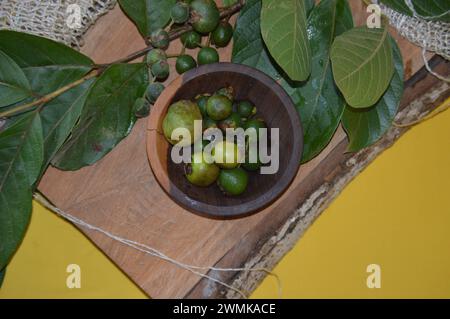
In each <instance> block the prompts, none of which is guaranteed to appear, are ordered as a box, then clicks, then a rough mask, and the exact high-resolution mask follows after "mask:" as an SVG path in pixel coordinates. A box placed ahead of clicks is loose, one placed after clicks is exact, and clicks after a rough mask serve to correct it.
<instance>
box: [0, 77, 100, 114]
mask: <svg viewBox="0 0 450 319" xmlns="http://www.w3.org/2000/svg"><path fill="white" fill-rule="evenodd" d="M100 72H101V71H100V70H99V69H94V70H92V71H91V72H89V73H88V74H87V75H85V76H84V77H82V78H81V79H79V80H77V81H75V82H72V83H69V84H67V85H66V86H63V87H62V88H60V89H58V90H56V91H54V92H52V93H50V94H47V95H45V96H43V97H41V98H39V99H37V100H34V101H33V102H30V103H26V104H22V105H19V106H17V107H14V108H11V109H9V110H7V111H4V112H0V118H3V117H11V116H13V115H17V114H20V113H23V112H26V111H29V110H31V109H32V108H33V107H35V106H37V105H40V104H45V103H47V102H49V101H51V100H53V99H54V98H56V97H58V96H60V95H61V94H63V93H65V92H67V91H69V90H70V89H72V88H74V87H76V86H78V85H80V84H81V83H84V82H86V81H87V80H89V79H92V78H94V77H96V76H97V75H99V74H100Z"/></svg>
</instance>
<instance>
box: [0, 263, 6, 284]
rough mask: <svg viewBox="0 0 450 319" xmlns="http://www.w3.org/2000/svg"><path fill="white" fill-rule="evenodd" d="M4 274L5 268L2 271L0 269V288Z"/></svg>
mask: <svg viewBox="0 0 450 319" xmlns="http://www.w3.org/2000/svg"><path fill="white" fill-rule="evenodd" d="M5 274H6V268H4V269H3V270H2V271H0V288H1V287H2V284H3V280H4V279H5Z"/></svg>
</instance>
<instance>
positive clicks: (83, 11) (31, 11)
mask: <svg viewBox="0 0 450 319" xmlns="http://www.w3.org/2000/svg"><path fill="white" fill-rule="evenodd" d="M116 2H117V1H116V0H43V1H41V0H0V29H10V30H15V31H21V32H27V33H31V34H35V35H39V36H43V37H46V38H49V39H53V40H56V41H59V42H62V43H65V44H67V45H71V46H74V47H78V48H79V47H80V46H81V45H82V44H83V41H82V36H83V34H84V33H85V32H86V31H87V29H89V27H90V26H91V25H92V24H94V23H95V21H96V20H97V19H98V17H100V16H101V15H102V14H104V13H106V12H108V10H110V9H112V8H113V7H114V5H115V4H116Z"/></svg>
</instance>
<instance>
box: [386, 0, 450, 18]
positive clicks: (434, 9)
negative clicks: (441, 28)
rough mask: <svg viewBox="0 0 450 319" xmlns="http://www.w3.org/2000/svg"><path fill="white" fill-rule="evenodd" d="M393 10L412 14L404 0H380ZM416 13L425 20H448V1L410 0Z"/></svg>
mask: <svg viewBox="0 0 450 319" xmlns="http://www.w3.org/2000/svg"><path fill="white" fill-rule="evenodd" d="M381 2H382V3H384V4H386V5H387V6H389V7H391V8H392V9H394V10H395V11H398V12H400V13H403V14H406V15H409V16H413V13H412V11H411V9H410V8H409V7H408V5H407V4H406V2H405V0H381ZM411 4H412V5H413V6H414V10H415V11H416V13H417V14H418V15H419V16H420V17H422V18H425V19H427V20H438V21H444V22H450V1H448V0H411Z"/></svg>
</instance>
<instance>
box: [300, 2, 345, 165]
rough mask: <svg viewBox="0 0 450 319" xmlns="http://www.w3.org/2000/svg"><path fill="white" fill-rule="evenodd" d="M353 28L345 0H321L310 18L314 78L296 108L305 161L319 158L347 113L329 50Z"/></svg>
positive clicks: (309, 29)
mask: <svg viewBox="0 0 450 319" xmlns="http://www.w3.org/2000/svg"><path fill="white" fill-rule="evenodd" d="M351 28H353V18H352V12H351V10H350V7H349V6H348V3H347V1H346V0H322V1H321V2H320V4H318V5H317V6H316V7H315V8H314V9H313V11H312V12H311V15H310V17H309V19H308V35H309V41H310V43H311V49H312V52H314V55H313V57H312V73H311V79H310V80H309V81H308V82H307V83H306V84H305V85H304V86H302V87H301V88H300V89H299V94H300V95H301V97H302V99H303V100H304V101H305V103H304V104H300V105H298V106H297V110H298V112H299V113H300V118H301V119H302V124H303V132H304V135H305V136H304V138H305V141H304V145H305V146H304V150H303V159H302V161H303V162H307V161H309V160H311V159H312V158H314V157H315V156H317V155H318V154H319V153H320V152H321V151H322V150H323V149H324V148H325V146H327V145H328V143H329V142H330V140H331V138H332V137H333V135H334V133H335V131H336V129H337V127H338V126H339V123H340V121H341V116H342V113H343V111H344V106H345V100H344V99H343V97H342V95H341V94H340V92H339V90H338V89H337V88H336V86H335V85H334V79H333V73H332V71H331V62H330V50H331V45H332V43H333V40H334V38H335V36H338V35H339V34H341V33H343V32H345V31H347V30H349V29H351Z"/></svg>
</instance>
